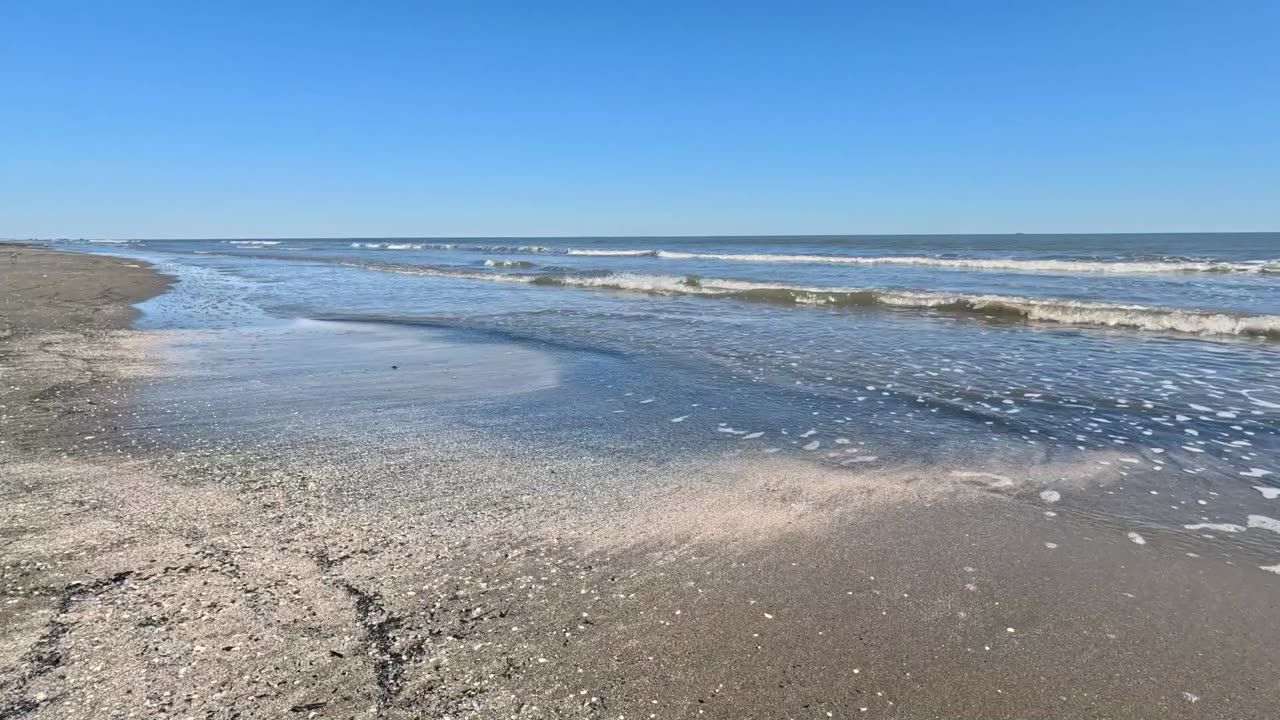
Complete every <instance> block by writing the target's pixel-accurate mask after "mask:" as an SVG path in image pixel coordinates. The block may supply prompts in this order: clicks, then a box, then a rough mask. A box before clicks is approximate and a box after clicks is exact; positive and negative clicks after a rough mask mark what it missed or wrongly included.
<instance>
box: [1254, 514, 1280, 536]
mask: <svg viewBox="0 0 1280 720" xmlns="http://www.w3.org/2000/svg"><path fill="white" fill-rule="evenodd" d="M1247 522H1248V524H1249V527H1251V528H1259V529H1261V530H1270V531H1271V532H1273V533H1280V520H1276V519H1275V518H1273V517H1267V516H1266V515H1250V516H1249V517H1248V520H1247Z"/></svg>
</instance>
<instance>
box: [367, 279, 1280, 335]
mask: <svg viewBox="0 0 1280 720" xmlns="http://www.w3.org/2000/svg"><path fill="white" fill-rule="evenodd" d="M346 264H350V265H354V266H356V267H362V268H365V269H370V270H380V271H384V272H395V273H402V274H408V275H426V276H436V277H452V278H458V279H465V280H484V281H489V282H508V283H526V284H530V285H540V286H552V287H580V288H597V289H604V290H617V291H624V292H640V293H648V294H659V295H691V296H701V297H710V298H723V299H729V300H739V301H748V302H765V303H771V304H776V305H796V306H826V307H887V308H902V309H917V310H932V311H937V312H948V313H957V314H962V315H975V316H981V317H987V318H1005V319H1014V320H1026V321H1033V322H1046V323H1054V324H1059V325H1069V326H1085V327H1110V328H1126V329H1133V330H1147V331H1156V332H1176V333H1185V334H1191V335H1201V336H1214V335H1221V336H1237V337H1257V338H1266V339H1272V340H1280V315H1243V314H1233V313H1226V312H1215V311H1208V310H1195V309H1186V308H1172V307H1156V306H1148V305H1126V304H1119V303H1106V302H1091V301H1083V300H1066V299H1058V298H1035V297H1023V296H1017V295H990V294H983V295H971V294H964V293H947V292H938V291H931V290H896V289H886V288H826V287H806V286H791V285H781V284H769V283H759V282H750V281H745V280H728V279H718V278H702V277H697V276H692V275H688V276H683V277H680V276H673V275H644V274H637V273H605V274H597V275H582V274H569V273H563V274H550V273H542V274H539V273H527V274H513V273H496V272H470V271H462V270H452V269H446V268H427V267H416V266H405V265H378V264H369V263H346Z"/></svg>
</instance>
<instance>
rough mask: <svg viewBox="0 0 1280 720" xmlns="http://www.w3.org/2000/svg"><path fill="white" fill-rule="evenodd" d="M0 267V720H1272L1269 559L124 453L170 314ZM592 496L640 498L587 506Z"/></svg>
mask: <svg viewBox="0 0 1280 720" xmlns="http://www.w3.org/2000/svg"><path fill="white" fill-rule="evenodd" d="M5 251H6V257H5V258H4V259H5V261H6V264H5V266H4V268H3V270H0V309H2V310H3V316H4V322H5V329H4V336H3V338H2V339H0V357H2V358H3V362H4V376H5V377H4V383H3V385H4V388H5V389H4V396H3V403H4V410H3V413H4V419H3V423H4V424H3V438H2V439H3V441H4V445H3V446H2V447H3V448H5V451H4V459H3V460H2V461H0V463H2V464H0V493H2V495H3V498H2V502H0V547H2V548H3V551H2V554H3V571H2V573H0V594H2V595H3V604H0V626H3V627H4V628H5V633H4V634H3V637H2V638H0V717H6V718H7V717H32V718H102V717H129V716H133V717H155V718H161V717H164V718H168V717H213V718H231V717H242V718H256V717H333V718H345V717H369V718H373V717H385V718H418V717H423V718H437V717H446V716H447V717H454V718H463V717H476V718H498V717H503V718H506V717H529V718H534V717H589V718H590V717H596V718H606V717H607V718H617V717H624V718H646V717H658V718H683V717H712V718H737V717H760V718H765V717H779V718H781V717H797V718H801V717H811V718H825V717H850V716H852V717H889V718H935V717H938V718H977V717H982V718H1031V717H1035V718H1151V717H1175V718H1241V719H1243V718H1268V717H1274V716H1275V708H1276V707H1280V622H1277V620H1276V618H1277V617H1278V616H1280V615H1278V613H1280V575H1276V574H1273V573H1268V572H1265V571H1262V570H1260V569H1259V568H1260V567H1261V566H1263V565H1267V564H1273V563H1275V562H1280V559H1276V558H1280V552H1278V551H1277V548H1276V545H1275V544H1274V542H1273V541H1271V539H1270V538H1271V535H1275V534H1274V533H1269V532H1268V531H1266V530H1250V531H1249V532H1250V533H1253V535H1252V536H1251V537H1257V538H1260V539H1258V540H1257V541H1255V542H1252V543H1251V544H1248V545H1240V544H1238V543H1237V544H1224V542H1223V540H1222V538H1221V537H1220V536H1219V537H1216V538H1205V537H1203V536H1202V535H1201V534H1200V533H1195V532H1188V531H1186V530H1185V529H1184V528H1181V527H1178V526H1170V527H1163V526H1157V525H1152V526H1150V527H1142V528H1136V529H1135V528H1133V527H1129V526H1125V525H1123V524H1120V523H1116V522H1114V520H1113V519H1112V518H1110V517H1108V516H1106V515H1103V514H1099V513H1098V512H1096V510H1095V508H1094V507H1093V506H1091V505H1090V504H1089V503H1087V502H1086V501H1085V500H1083V499H1080V498H1077V497H1076V495H1075V494H1073V493H1071V492H1063V493H1062V497H1061V499H1059V500H1057V501H1055V502H1046V501H1044V500H1042V499H1041V498H1040V497H1039V495H1038V494H1037V493H1036V492H1034V491H1030V492H1029V491H1026V489H1025V488H1022V489H1019V488H1017V487H1014V488H1009V487H1006V486H1005V485H1004V484H1003V483H1001V482H986V481H985V480H984V479H983V478H960V479H957V478H954V477H951V476H949V475H947V474H945V473H941V472H940V471H936V470H931V469H929V468H922V469H914V470H898V471H892V472H890V471H881V472H879V473H875V472H870V471H868V472H866V473H853V472H845V471H840V472H836V471H832V470H829V469H825V470H824V469H821V468H818V467H815V466H813V465H811V464H806V463H801V462H796V461H769V460H753V461H750V462H748V461H745V460H739V461H724V460H715V461H707V462H705V463H694V464H672V465H666V466H654V467H647V466H637V465H631V464H627V463H618V464H616V465H600V464H578V463H575V462H574V460H573V458H567V457H558V458H543V459H538V458H534V459H530V458H527V457H520V458H515V459H513V458H511V457H509V456H506V455H504V454H502V453H497V452H495V453H492V454H485V453H483V452H475V451H474V450H473V449H472V450H468V451H466V452H464V451H462V450H458V449H456V448H454V447H453V446H452V445H451V444H450V442H451V441H450V440H449V439H447V438H443V437H442V438H439V439H435V438H432V437H425V438H417V439H414V440H413V441H412V442H410V441H409V440H408V439H405V438H396V439H375V438H370V439H369V440H368V443H367V445H365V446H364V447H356V448H351V449H349V450H347V451H345V452H344V453H341V454H335V453H334V452H333V451H332V448H329V447H312V446H308V445H305V444H298V443H293V444H290V443H284V444H272V443H271V442H270V440H268V439H264V440H263V441H262V442H261V443H260V444H255V443H249V442H245V443H240V444H238V445H218V446H216V447H212V448H198V449H176V448H169V449H162V448H143V447H139V448H134V447H133V446H131V445H130V444H129V443H128V442H125V441H123V439H122V438H123V437H124V436H127V434H128V433H129V432H131V431H132V425H133V424H136V422H137V420H136V419H135V418H134V417H133V416H132V415H131V400H130V398H131V397H133V396H135V395H136V394H138V392H139V391H140V390H142V389H143V388H145V387H146V384H147V383H148V382H149V377H150V376H152V375H154V374H155V373H159V372H165V369H164V367H163V366H162V362H161V360H160V359H159V358H160V357H161V356H160V355H159V354H158V353H156V352H153V351H152V350H151V349H149V346H150V345H151V343H152V342H153V340H152V338H151V337H150V336H149V335H148V334H147V333H139V332H137V331H129V330H125V329H123V328H124V327H125V325H127V323H128V322H129V320H130V319H131V318H132V317H133V315H132V312H131V310H130V308H129V307H128V303H130V302H135V301H138V300H140V299H142V298H145V297H148V296H150V295H152V294H154V293H157V292H161V291H163V289H164V288H165V286H166V280H165V279H164V278H162V277H160V276H158V275H157V274H156V273H154V272H152V271H150V270H148V269H147V268H145V267H139V265H140V264H139V263H136V262H133V261H122V260H115V259H110V258H99V257H93V256H88V255H81V254H64V253H55V252H49V251H44V250H35V249H22V248H14V249H11V248H5ZM9 253H12V255H10V254H9ZM190 417H193V418H198V417H199V414H198V413H195V412H193V413H192V414H191V416H190ZM199 431H200V428H199V426H198V424H193V423H192V422H191V421H188V422H187V423H186V425H185V426H184V428H183V432H186V433H198V432H199ZM467 447H468V448H473V447H474V446H471V445H468V446H467ZM601 474H609V476H610V480H611V482H610V483H609V484H610V485H611V486H617V485H622V486H626V487H636V488H643V490H636V491H635V492H634V493H632V494H631V495H629V496H618V495H607V494H599V493H595V492H592V491H590V490H589V488H590V487H592V485H591V481H592V478H593V477H597V476H599V475H601ZM553 475H554V478H553ZM619 475H621V476H623V477H627V478H629V479H630V478H634V482H631V483H619V482H617V476H619ZM540 487H541V488H546V490H545V492H541V493H540V492H538V488H540ZM362 488H363V490H362ZM368 488H376V489H377V490H378V492H376V493H370V492H369V491H368ZM406 488H414V489H415V491H414V492H408V491H407V490H406ZM583 488H588V489H587V490H584V489H583ZM1170 500H1171V502H1176V501H1177V495H1176V492H1173V493H1171V498H1170ZM1275 502H1277V503H1280V499H1278V500H1276V501H1275ZM1047 513H1051V514H1047ZM1276 514H1280V506H1278V509H1277V513H1276ZM1132 532H1138V533H1139V534H1138V537H1139V539H1141V540H1142V544H1139V543H1138V542H1135V541H1134V540H1133V539H1132V538H1131V537H1130V535H1129V533H1132ZM1276 537H1277V538H1280V535H1276Z"/></svg>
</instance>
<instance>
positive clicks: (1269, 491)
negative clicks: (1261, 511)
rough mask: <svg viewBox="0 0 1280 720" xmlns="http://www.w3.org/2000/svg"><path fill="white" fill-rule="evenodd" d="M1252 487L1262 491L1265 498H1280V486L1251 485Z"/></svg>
mask: <svg viewBox="0 0 1280 720" xmlns="http://www.w3.org/2000/svg"><path fill="white" fill-rule="evenodd" d="M1253 489H1254V490H1257V491H1258V492H1260V493H1262V497H1264V498H1266V499H1267V500H1275V499H1276V498H1280V488H1273V487H1262V486H1261V485H1255V486H1253Z"/></svg>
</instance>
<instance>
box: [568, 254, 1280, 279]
mask: <svg viewBox="0 0 1280 720" xmlns="http://www.w3.org/2000/svg"><path fill="white" fill-rule="evenodd" d="M570 252H571V254H573V253H574V251H570ZM578 254H591V255H623V254H626V255H653V256H655V257H660V258H667V259H672V260H724V261H730V262H756V263H834V264H843V265H923V266H929V267H945V268H959V269H970V270H1014V271H1029V272H1056V273H1075V272H1091V273H1092V272H1107V273H1186V272H1233V273H1266V272H1275V273H1280V260H1259V261H1252V262H1221V261H1210V260H1149V261H1141V260H1114V261H1107V260H1021V259H1015V258H941V257H929V256H920V255H887V256H879V255H875V256H862V255H801V254H784V253H696V252H684V251H679V250H656V251H646V250H637V251H609V250H595V251H591V252H589V253H587V252H582V253H578Z"/></svg>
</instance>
